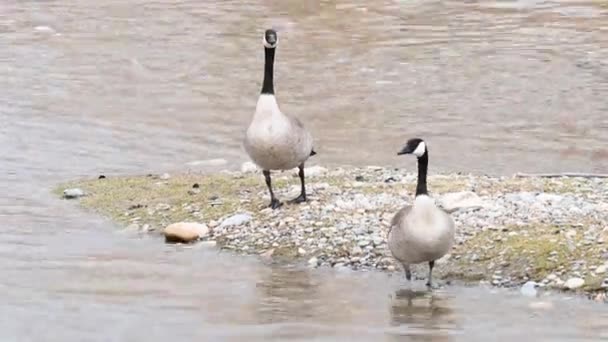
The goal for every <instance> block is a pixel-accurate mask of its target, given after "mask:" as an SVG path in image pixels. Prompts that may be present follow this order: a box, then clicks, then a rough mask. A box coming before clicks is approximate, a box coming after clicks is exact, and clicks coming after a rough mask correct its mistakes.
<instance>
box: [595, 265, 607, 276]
mask: <svg viewBox="0 0 608 342" xmlns="http://www.w3.org/2000/svg"><path fill="white" fill-rule="evenodd" d="M602 273H606V265H600V266H598V267H597V268H596V269H595V274H602Z"/></svg>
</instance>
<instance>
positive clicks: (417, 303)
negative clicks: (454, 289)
mask: <svg viewBox="0 0 608 342" xmlns="http://www.w3.org/2000/svg"><path fill="white" fill-rule="evenodd" d="M452 305H453V304H451V303H450V301H449V299H448V298H447V297H446V296H445V294H442V293H440V292H438V291H428V290H413V289H409V288H408V289H399V290H397V291H396V292H395V296H394V298H393V300H392V301H391V305H390V313H391V315H390V316H391V324H392V325H395V326H405V328H404V330H405V332H404V333H403V334H399V335H400V336H403V335H406V336H408V337H409V338H410V339H411V340H412V341H414V340H424V341H449V340H450V337H449V334H448V333H447V332H446V331H445V330H453V329H454V328H455V325H456V317H455V313H454V310H453V309H452V308H451V306H452ZM431 331H432V334H428V332H431ZM421 332H423V333H422V334H421Z"/></svg>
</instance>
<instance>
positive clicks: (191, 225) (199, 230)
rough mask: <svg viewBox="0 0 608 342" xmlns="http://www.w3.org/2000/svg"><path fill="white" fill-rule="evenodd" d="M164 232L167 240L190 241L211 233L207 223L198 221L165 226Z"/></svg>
mask: <svg viewBox="0 0 608 342" xmlns="http://www.w3.org/2000/svg"><path fill="white" fill-rule="evenodd" d="M163 234H164V235H165V240H166V241H167V242H183V243H188V242H193V241H196V240H198V239H200V238H202V237H204V236H206V235H207V234H209V228H208V227H207V225H205V224H202V223H197V222H177V223H172V224H170V225H168V226H167V227H165V229H164V230H163Z"/></svg>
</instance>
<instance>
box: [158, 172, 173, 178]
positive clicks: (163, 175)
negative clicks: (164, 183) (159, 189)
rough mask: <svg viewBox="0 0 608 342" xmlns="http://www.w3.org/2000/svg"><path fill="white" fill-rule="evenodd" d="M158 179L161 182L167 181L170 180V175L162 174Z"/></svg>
mask: <svg viewBox="0 0 608 342" xmlns="http://www.w3.org/2000/svg"><path fill="white" fill-rule="evenodd" d="M159 178H160V179H162V180H168V179H169V178H171V175H170V174H168V173H163V174H162V175H160V177H159Z"/></svg>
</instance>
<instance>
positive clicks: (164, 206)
mask: <svg viewBox="0 0 608 342" xmlns="http://www.w3.org/2000/svg"><path fill="white" fill-rule="evenodd" d="M169 209H171V206H170V205H168V204H167V203H158V204H157V205H156V210H169Z"/></svg>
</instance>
